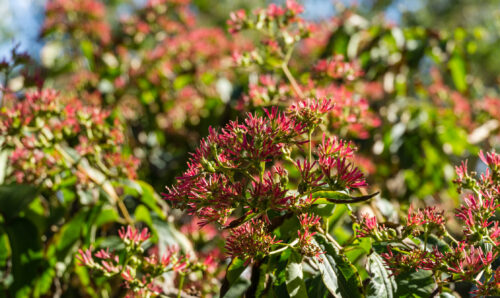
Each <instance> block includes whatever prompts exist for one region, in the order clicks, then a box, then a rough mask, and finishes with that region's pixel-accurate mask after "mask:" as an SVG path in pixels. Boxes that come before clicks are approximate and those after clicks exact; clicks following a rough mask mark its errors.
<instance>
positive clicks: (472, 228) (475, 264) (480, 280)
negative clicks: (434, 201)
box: [358, 152, 500, 296]
mask: <svg viewBox="0 0 500 298" xmlns="http://www.w3.org/2000/svg"><path fill="white" fill-rule="evenodd" d="M479 157H480V159H481V160H482V161H483V162H484V163H485V164H486V165H487V166H488V169H487V171H486V172H485V173H483V174H482V175H481V177H475V176H474V175H472V174H470V173H469V172H468V170H467V162H462V164H461V166H459V167H457V168H456V172H457V175H458V179H457V180H456V181H455V182H456V183H457V185H458V186H459V189H460V190H462V189H465V190H467V193H466V194H465V195H464V199H463V200H464V203H463V204H462V205H461V206H460V207H459V208H458V209H457V210H456V211H455V215H456V217H457V218H459V219H461V220H462V221H463V234H464V236H465V237H466V238H465V240H463V241H457V240H455V238H453V237H452V236H451V235H450V233H449V232H448V231H447V230H446V228H445V218H444V216H443V211H439V210H437V209H436V208H435V207H427V208H425V209H423V210H422V209H419V210H417V211H413V208H412V207H410V210H409V212H408V218H407V221H406V225H405V226H403V227H402V229H401V230H399V231H396V230H393V229H390V228H387V227H386V226H385V225H379V224H378V223H377V221H376V219H375V218H370V217H368V216H364V217H363V218H362V219H361V221H360V222H359V225H360V228H359V229H358V237H371V238H372V239H374V240H375V241H378V242H382V241H384V242H385V243H389V244H390V245H389V246H388V247H387V252H385V253H383V254H382V257H383V258H384V259H385V261H386V264H387V266H388V267H389V268H390V269H391V270H393V272H394V273H395V274H399V273H401V272H405V271H408V270H415V269H423V270H431V271H433V272H435V274H438V276H439V274H441V273H446V274H448V275H450V276H452V278H453V280H454V281H468V282H473V283H474V284H475V285H476V288H477V289H476V290H474V291H473V294H476V295H486V296H488V295H498V294H500V288H499V286H498V285H499V283H498V281H499V280H498V274H499V273H498V272H499V269H493V268H492V263H493V261H495V260H496V258H497V257H498V255H500V249H499V244H500V239H499V237H500V228H499V222H498V220H497V219H496V218H495V216H496V214H498V211H500V202H499V198H500V192H499V186H500V181H499V179H498V178H497V177H498V175H499V173H500V167H499V165H500V158H498V155H497V154H496V153H494V152H489V153H486V154H484V153H483V152H481V153H480V154H479ZM391 230H392V232H391ZM410 236H412V237H411V238H410ZM431 236H432V237H435V238H434V239H436V238H438V239H439V238H440V240H439V241H444V239H445V238H449V239H450V240H452V242H451V243H450V244H449V248H448V250H443V249H442V248H439V247H438V246H437V245H435V242H434V244H431V243H430V242H428V239H429V237H431ZM416 237H418V239H419V240H418V241H416V240H415V239H417V238H416ZM410 239H413V240H410ZM405 241H410V242H411V241H413V243H414V245H413V246H409V245H408V242H405ZM392 244H398V245H399V248H397V249H394V248H393V246H392ZM445 245H447V246H448V244H445Z"/></svg>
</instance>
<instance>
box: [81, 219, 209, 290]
mask: <svg viewBox="0 0 500 298" xmlns="http://www.w3.org/2000/svg"><path fill="white" fill-rule="evenodd" d="M119 236H120V239H121V241H122V242H123V244H124V245H125V253H124V254H122V253H119V254H118V253H117V254H115V253H113V252H110V251H109V249H106V250H104V249H100V250H98V251H96V252H94V253H93V252H92V248H90V249H86V250H82V249H80V250H79V251H78V255H77V256H76V258H77V259H78V261H79V262H80V265H82V266H85V267H87V268H88V269H90V270H92V271H94V272H100V273H101V274H103V275H104V276H106V277H108V278H110V277H113V276H120V277H121V279H122V280H123V283H124V285H125V287H126V288H128V289H130V292H129V294H130V295H132V296H134V295H138V294H137V293H142V294H143V295H147V294H149V295H151V294H154V295H159V294H161V293H162V289H161V288H160V287H159V286H158V284H157V281H158V279H160V278H162V275H163V274H164V273H165V272H170V271H173V272H176V273H178V274H185V273H186V272H187V271H188V270H191V268H195V267H196V268H197V267H199V268H204V267H205V266H204V265H200V264H196V263H192V262H190V261H189V260H188V259H187V257H183V256H180V255H179V250H178V249H177V248H174V247H170V248H168V249H167V250H166V252H165V253H164V254H163V255H162V256H161V257H158V256H157V255H156V254H154V253H153V254H148V253H146V252H145V251H144V249H143V243H144V241H146V240H148V239H149V237H150V234H149V232H148V229H146V228H144V229H142V230H139V229H135V228H134V227H131V226H127V228H124V227H122V228H121V229H120V231H119ZM119 255H120V256H119ZM134 297H136V296H134ZM137 297H140V295H139V296H137Z"/></svg>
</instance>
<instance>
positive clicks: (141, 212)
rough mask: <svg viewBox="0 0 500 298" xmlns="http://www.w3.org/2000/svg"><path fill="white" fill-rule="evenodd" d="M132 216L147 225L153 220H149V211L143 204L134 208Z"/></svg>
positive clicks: (151, 223)
mask: <svg viewBox="0 0 500 298" xmlns="http://www.w3.org/2000/svg"><path fill="white" fill-rule="evenodd" d="M134 218H135V220H136V221H142V222H145V223H146V224H147V225H148V226H152V225H153V221H152V220H151V214H150V213H149V210H148V208H146V206H144V205H139V206H137V208H135V211H134Z"/></svg>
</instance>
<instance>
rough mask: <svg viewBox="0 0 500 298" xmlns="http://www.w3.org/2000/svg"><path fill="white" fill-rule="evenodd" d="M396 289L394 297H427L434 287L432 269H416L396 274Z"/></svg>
mask: <svg viewBox="0 0 500 298" xmlns="http://www.w3.org/2000/svg"><path fill="white" fill-rule="evenodd" d="M396 284H397V285H398V290H397V292H396V295H395V297H429V296H430V294H431V293H432V292H433V291H434V289H435V288H436V284H435V282H434V279H433V278H432V271H429V270H418V271H413V272H407V273H401V274H398V275H397V276H396Z"/></svg>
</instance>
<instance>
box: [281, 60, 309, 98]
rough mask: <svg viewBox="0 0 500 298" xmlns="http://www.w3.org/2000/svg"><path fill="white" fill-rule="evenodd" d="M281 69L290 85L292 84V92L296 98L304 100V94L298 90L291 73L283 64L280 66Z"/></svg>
mask: <svg viewBox="0 0 500 298" xmlns="http://www.w3.org/2000/svg"><path fill="white" fill-rule="evenodd" d="M281 69H282V70H283V73H284V74H285V76H286V77H287V79H288V80H289V81H290V84H292V89H293V91H294V92H295V93H296V94H297V96H298V97H300V98H304V93H302V90H300V87H299V84H298V83H297V81H296V80H295V78H294V77H293V75H292V73H291V72H290V70H289V69H288V65H286V64H285V63H283V64H282V65H281Z"/></svg>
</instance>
